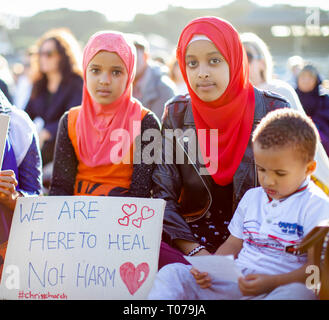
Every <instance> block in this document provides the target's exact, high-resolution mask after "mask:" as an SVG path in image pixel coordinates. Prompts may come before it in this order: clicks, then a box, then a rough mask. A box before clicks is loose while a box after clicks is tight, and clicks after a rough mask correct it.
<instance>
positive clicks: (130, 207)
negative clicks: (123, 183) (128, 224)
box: [121, 203, 137, 217]
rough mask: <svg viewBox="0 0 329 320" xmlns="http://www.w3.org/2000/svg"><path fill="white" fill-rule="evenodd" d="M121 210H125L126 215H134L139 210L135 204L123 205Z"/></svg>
mask: <svg viewBox="0 0 329 320" xmlns="http://www.w3.org/2000/svg"><path fill="white" fill-rule="evenodd" d="M121 210H122V211H123V212H124V214H125V215H126V216H128V217H129V216H132V215H133V214H135V213H136V211H137V207H136V205H135V204H133V203H132V204H124V205H123V206H122V207H121Z"/></svg>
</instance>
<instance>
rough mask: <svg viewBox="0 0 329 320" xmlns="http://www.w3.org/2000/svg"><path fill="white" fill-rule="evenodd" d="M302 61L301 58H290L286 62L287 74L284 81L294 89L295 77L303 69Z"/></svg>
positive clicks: (295, 85)
mask: <svg viewBox="0 0 329 320" xmlns="http://www.w3.org/2000/svg"><path fill="white" fill-rule="evenodd" d="M304 63H305V61H304V59H303V58H302V57H301V56H292V57H290V58H289V59H288V61H287V74H286V76H285V80H286V81H287V82H288V83H289V84H290V85H291V86H292V87H293V88H294V89H296V88H297V76H298V74H299V72H300V70H302V69H303V66H304Z"/></svg>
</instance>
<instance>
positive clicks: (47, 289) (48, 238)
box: [0, 196, 165, 300]
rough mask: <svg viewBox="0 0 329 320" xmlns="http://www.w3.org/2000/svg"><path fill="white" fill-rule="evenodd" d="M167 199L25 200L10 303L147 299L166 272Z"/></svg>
mask: <svg viewBox="0 0 329 320" xmlns="http://www.w3.org/2000/svg"><path fill="white" fill-rule="evenodd" d="M164 207H165V201H164V200H161V199H145V198H124V197H94V196H57V197H55V196H53V197H30V198H19V199H18V202H17V205H16V209H15V212H14V216H13V222H12V227H11V231H10V236H9V242H8V248H7V253H6V257H5V264H4V268H3V273H2V279H1V288H0V298H2V299H18V300H22V299H29V300H46V299H58V300H60V299H81V300H82V299H88V300H89V299H129V300H130V299H145V298H146V297H147V294H148V292H149V291H150V289H151V287H152V284H153V280H154V277H155V275H156V272H157V270H158V256H159V250H160V242H161V233H162V221H163V213H164Z"/></svg>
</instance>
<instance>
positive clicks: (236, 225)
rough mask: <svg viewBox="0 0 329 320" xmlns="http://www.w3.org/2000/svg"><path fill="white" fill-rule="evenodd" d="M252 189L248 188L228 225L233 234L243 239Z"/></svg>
mask: <svg viewBox="0 0 329 320" xmlns="http://www.w3.org/2000/svg"><path fill="white" fill-rule="evenodd" d="M249 191H250V190H248V191H247V192H246V193H245V194H244V196H243V197H242V199H241V200H240V202H239V205H238V207H237V208H236V210H235V212H234V215H233V218H232V220H231V222H230V224H229V226H228V230H229V231H230V233H231V235H232V236H234V237H236V238H239V239H243V222H244V219H245V215H246V209H247V207H248V206H247V204H248V198H249V196H248V194H250V193H249Z"/></svg>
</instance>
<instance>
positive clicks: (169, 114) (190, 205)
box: [152, 88, 290, 243]
mask: <svg viewBox="0 0 329 320" xmlns="http://www.w3.org/2000/svg"><path fill="white" fill-rule="evenodd" d="M254 90H255V100H256V103H255V105H256V106H255V115H254V124H253V130H254V128H255V127H256V125H257V124H258V123H259V122H260V120H261V118H262V117H263V116H264V115H265V114H266V113H267V112H269V111H271V110H274V109H277V108H283V107H290V105H289V103H288V102H287V101H286V100H285V99H284V98H283V97H281V96H279V95H277V94H275V93H272V92H266V91H261V90H258V89H256V88H255V89H254ZM168 129H173V130H175V129H181V130H176V134H175V135H172V136H171V135H170V134H168V131H170V130H168ZM188 129H191V130H188ZM166 130H167V134H166ZM195 130H196V128H195V123H194V119H193V113H192V106H191V102H190V98H189V96H188V95H186V96H178V97H175V98H173V99H171V100H169V101H168V103H167V104H166V108H165V113H164V116H163V120H162V135H163V137H164V138H163V146H162V163H161V164H158V165H157V166H156V168H155V170H154V172H153V177H152V179H153V184H154V185H153V196H154V197H155V198H162V199H164V200H166V202H167V204H166V209H165V214H164V225H163V231H164V240H165V241H167V242H169V243H171V241H172V240H174V239H184V240H188V241H193V242H197V241H196V239H195V238H194V236H193V233H192V232H191V230H190V228H189V225H188V222H193V221H196V220H198V219H200V218H202V217H204V216H205V215H206V214H209V213H208V210H209V208H210V206H211V203H212V195H211V194H212V192H211V191H212V185H213V183H212V181H211V180H212V178H211V177H210V176H209V175H202V174H200V169H201V170H202V165H201V164H200V162H199V161H198V159H201V158H200V157H197V156H196V157H194V159H192V157H191V154H192V155H193V153H191V152H188V147H189V143H191V142H192V145H193V144H195V145H196V149H195V150H198V152H200V151H199V148H198V146H197V139H196V138H195V137H196V131H195ZM193 132H194V133H195V134H193ZM176 143H177V148H175V146H176ZM251 143H252V142H251V136H250V140H249V143H248V146H247V149H246V151H245V154H244V156H243V159H242V161H241V163H240V166H239V167H238V169H237V171H236V173H235V175H234V178H233V209H232V210H235V208H236V207H237V205H238V203H239V201H240V199H241V198H242V196H243V195H244V193H245V192H246V191H247V190H248V189H250V188H253V187H256V186H258V181H257V172H256V168H255V163H254V157H253V152H252V144H251ZM168 146H174V148H173V150H169V149H168ZM192 149H193V148H192ZM177 153H180V155H178V154H177ZM182 153H183V155H184V162H183V161H181V162H180V163H182V164H177V161H179V159H181V158H180V157H181V154H182ZM203 169H204V168H203Z"/></svg>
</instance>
